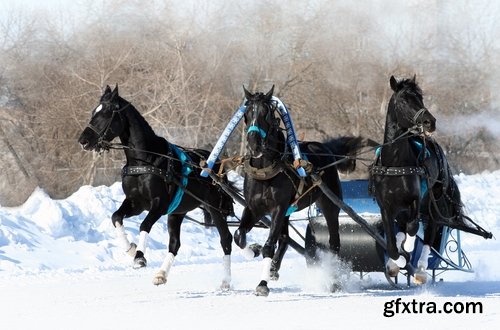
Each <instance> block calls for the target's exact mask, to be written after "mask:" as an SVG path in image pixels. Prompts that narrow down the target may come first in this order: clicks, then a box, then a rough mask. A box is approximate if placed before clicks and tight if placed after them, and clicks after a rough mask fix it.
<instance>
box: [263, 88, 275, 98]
mask: <svg viewBox="0 0 500 330" xmlns="http://www.w3.org/2000/svg"><path fill="white" fill-rule="evenodd" d="M273 93H274V85H273V87H271V89H270V90H269V92H267V94H266V96H265V98H266V100H271V98H272V97H273Z"/></svg>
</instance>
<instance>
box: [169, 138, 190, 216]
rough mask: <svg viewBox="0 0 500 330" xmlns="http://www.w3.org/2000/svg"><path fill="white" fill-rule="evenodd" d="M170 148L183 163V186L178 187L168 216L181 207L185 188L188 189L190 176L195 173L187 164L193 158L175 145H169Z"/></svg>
mask: <svg viewBox="0 0 500 330" xmlns="http://www.w3.org/2000/svg"><path fill="white" fill-rule="evenodd" d="M169 145H170V147H171V148H172V149H173V150H174V153H175V154H176V156H177V157H178V158H179V160H180V161H181V165H182V169H181V176H182V179H181V184H182V187H178V188H177V191H176V192H175V195H174V198H173V199H172V202H171V203H170V205H169V206H168V210H167V214H170V213H172V212H174V211H175V209H176V208H177V207H178V206H179V204H180V203H181V200H182V197H183V196H184V188H186V186H187V184H188V175H189V173H191V172H192V171H193V169H192V168H191V166H189V164H188V163H187V162H188V161H189V162H190V161H191V158H190V157H189V156H188V155H187V154H186V153H185V152H183V151H182V150H181V149H179V148H177V146H176V145H174V144H169Z"/></svg>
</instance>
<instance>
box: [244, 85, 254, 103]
mask: <svg viewBox="0 0 500 330" xmlns="http://www.w3.org/2000/svg"><path fill="white" fill-rule="evenodd" d="M243 91H244V92H245V98H246V99H247V100H250V99H251V98H252V96H253V95H252V93H250V92H249V91H247V89H246V88H245V85H243Z"/></svg>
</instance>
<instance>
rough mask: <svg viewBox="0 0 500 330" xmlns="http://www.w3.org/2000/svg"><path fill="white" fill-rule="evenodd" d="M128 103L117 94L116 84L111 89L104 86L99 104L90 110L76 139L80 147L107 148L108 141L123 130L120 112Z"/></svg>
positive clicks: (98, 149)
mask: <svg viewBox="0 0 500 330" xmlns="http://www.w3.org/2000/svg"><path fill="white" fill-rule="evenodd" d="M129 104H130V103H128V102H127V101H125V100H123V99H122V98H121V97H120V96H119V95H118V85H116V87H115V88H114V89H113V91H111V88H110V87H109V86H106V89H105V90H104V94H102V96H101V99H100V101H99V105H98V106H97V107H96V108H95V109H94V110H93V111H92V117H91V118H90V121H89V123H88V124H87V127H85V129H84V130H83V132H82V134H81V135H80V138H79V139H78V142H79V143H80V145H81V146H82V148H83V149H84V150H95V151H97V152H100V151H101V150H103V149H107V146H108V145H109V142H111V141H112V140H113V139H114V138H115V137H117V136H119V135H120V134H121V133H122V132H123V131H124V128H125V123H124V121H123V117H122V113H121V112H122V111H123V110H125V108H127V107H128V105H129Z"/></svg>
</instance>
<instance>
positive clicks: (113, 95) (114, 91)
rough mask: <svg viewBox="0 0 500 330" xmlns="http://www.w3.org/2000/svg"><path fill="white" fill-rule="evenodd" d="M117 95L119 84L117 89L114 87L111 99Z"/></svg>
mask: <svg viewBox="0 0 500 330" xmlns="http://www.w3.org/2000/svg"><path fill="white" fill-rule="evenodd" d="M117 96H118V84H116V86H115V89H113V92H112V94H111V99H114V98H115V97H117Z"/></svg>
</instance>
